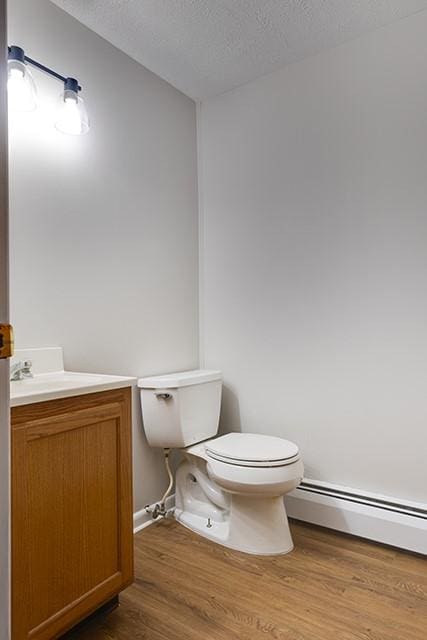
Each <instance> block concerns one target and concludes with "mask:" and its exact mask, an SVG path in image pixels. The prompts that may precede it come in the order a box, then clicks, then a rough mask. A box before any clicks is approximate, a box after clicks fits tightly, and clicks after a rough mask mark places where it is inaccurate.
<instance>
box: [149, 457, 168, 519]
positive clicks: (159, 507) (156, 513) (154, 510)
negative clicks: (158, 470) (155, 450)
mask: <svg viewBox="0 0 427 640" xmlns="http://www.w3.org/2000/svg"><path fill="white" fill-rule="evenodd" d="M170 451H171V450H170V449H163V455H164V458H165V467H166V471H167V474H168V478H169V485H168V488H167V489H166V491H165V492H164V494H163V496H162V497H161V499H160V502H157V503H156V504H155V505H154V506H150V505H146V506H145V511H146V513H149V514H151V517H152V518H153V520H155V519H156V518H159V517H163V518H165V517H166V516H168V515H169V512H168V510H167V509H166V504H165V503H166V498H167V497H168V496H169V495H170V493H171V491H172V487H173V474H172V471H171V468H170V463H169V454H170ZM170 511H172V510H170Z"/></svg>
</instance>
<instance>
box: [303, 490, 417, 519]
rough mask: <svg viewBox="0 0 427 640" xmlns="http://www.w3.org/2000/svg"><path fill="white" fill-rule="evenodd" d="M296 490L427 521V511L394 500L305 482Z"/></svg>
mask: <svg viewBox="0 0 427 640" xmlns="http://www.w3.org/2000/svg"><path fill="white" fill-rule="evenodd" d="M298 490H299V491H308V492H309V493H317V494H318V495H321V496H330V497H331V498H338V499H340V500H346V501H347V502H354V503H355V504H365V505H367V506H370V507H377V509H384V510H385V511H393V512H394V513H402V514H406V515H408V516H413V517H414V518H422V519H423V520H427V509H423V508H422V507H415V506H411V505H410V504H408V503H406V504H404V503H401V502H395V501H394V500H388V499H386V498H377V497H374V496H369V495H367V494H362V493H354V492H352V491H345V490H344V489H335V488H332V487H325V486H321V485H319V484H315V483H313V482H308V481H305V480H304V481H303V482H301V484H300V485H299V487H298Z"/></svg>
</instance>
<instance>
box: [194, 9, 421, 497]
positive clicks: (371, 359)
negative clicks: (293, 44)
mask: <svg viewBox="0 0 427 640" xmlns="http://www.w3.org/2000/svg"><path fill="white" fill-rule="evenodd" d="M426 34H427V13H419V14H417V15H416V16H414V17H411V18H408V19H405V20H402V21H400V22H398V23H396V24H394V25H393V26H391V27H387V28H384V29H381V30H379V31H376V32H374V33H371V34H369V35H367V36H366V37H363V38H360V39H358V40H355V41H353V42H350V43H348V44H345V45H344V46H340V47H337V48H335V49H333V50H331V51H329V52H327V53H324V54H322V55H319V56H316V57H313V58H311V59H307V60H305V61H303V62H301V63H297V64H294V65H291V66H289V67H287V68H285V69H283V70H281V71H280V72H277V73H274V74H272V75H269V76H266V77H263V78H261V79H259V80H257V81H255V82H253V83H251V84H248V85H245V86H243V87H241V88H239V89H237V90H235V91H232V92H229V93H226V94H223V95H221V96H219V97H217V98H214V99H211V100H209V101H207V102H205V103H203V105H202V109H201V122H200V123H199V124H200V131H201V140H200V144H201V160H200V165H201V169H202V182H201V200H202V204H203V206H202V219H201V226H202V235H201V250H202V258H201V259H202V262H203V268H202V290H201V291H202V304H201V312H202V320H203V327H202V344H203V351H204V356H203V359H204V364H205V365H206V366H208V367H220V368H221V369H222V370H223V371H224V376H225V384H226V387H227V388H226V391H225V394H224V395H225V398H224V411H223V427H224V428H226V429H240V428H241V429H242V430H243V431H248V432H251V431H253V432H260V433H269V434H273V435H279V436H285V437H289V439H291V440H295V441H296V442H298V443H299V444H300V446H301V449H302V452H303V456H304V460H305V462H306V475H307V476H309V477H311V478H315V479H319V480H323V481H330V482H334V483H337V484H343V485H348V486H350V487H354V488H360V489H365V490H371V491H374V492H375V493H383V494H386V495H389V496H393V497H398V498H403V499H405V498H406V499H411V500H415V501H417V500H418V501H426V498H427V496H426V492H427V477H426V474H427V471H426V470H427V467H426V463H425V455H426V451H427V436H426V434H427V430H426V424H427V401H426V389H427V296H426V281H427V250H426V247H427V81H426V78H427V37H426Z"/></svg>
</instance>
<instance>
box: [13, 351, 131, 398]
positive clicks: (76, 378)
mask: <svg viewBox="0 0 427 640" xmlns="http://www.w3.org/2000/svg"><path fill="white" fill-rule="evenodd" d="M26 360H29V361H31V370H32V372H33V374H34V376H33V377H32V378H24V379H23V380H17V381H14V382H11V383H10V406H11V407H17V406H20V405H23V404H32V403H33V402H45V401H47V400H56V399H57V398H67V397H71V396H80V395H84V394H87V393H96V392H98V391H108V390H109V389H121V388H123V387H133V386H135V385H136V378H132V377H128V376H110V375H104V374H100V373H77V372H76V371H64V358H63V353H62V348H61V347H47V348H37V349H21V350H17V351H16V352H15V355H14V357H13V358H12V363H11V364H13V363H14V362H18V361H26Z"/></svg>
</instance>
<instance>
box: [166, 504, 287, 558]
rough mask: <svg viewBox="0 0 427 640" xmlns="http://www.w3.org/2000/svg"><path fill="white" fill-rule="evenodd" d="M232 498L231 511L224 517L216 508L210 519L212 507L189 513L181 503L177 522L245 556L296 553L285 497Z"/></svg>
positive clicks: (176, 512)
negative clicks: (248, 554)
mask: <svg viewBox="0 0 427 640" xmlns="http://www.w3.org/2000/svg"><path fill="white" fill-rule="evenodd" d="M230 497H231V500H230V508H229V509H227V510H224V511H222V513H221V517H218V515H217V511H216V510H215V509H213V512H212V517H209V508H207V509H204V510H203V511H205V514H203V515H202V513H201V511H202V510H201V509H194V510H188V509H187V510H186V509H182V508H180V507H181V505H180V504H177V507H176V509H175V519H176V520H177V521H178V522H180V523H181V524H183V525H184V526H185V527H187V528H188V529H191V530H192V531H194V532H196V533H198V534H199V535H201V536H203V537H204V538H208V539H209V540H212V541H213V542H216V543H218V544H221V545H223V546H225V547H229V548H230V549H235V550H237V551H242V552H244V553H250V554H253V555H282V554H285V553H289V552H290V551H292V549H293V546H294V545H293V542H292V536H291V533H290V530H289V523H288V518H287V515H286V510H285V505H284V502H283V497H281V496H275V497H272V498H266V497H265V496H264V497H261V498H258V497H256V496H246V495H241V494H231V496H230ZM206 506H208V505H206ZM212 506H213V505H212ZM197 512H198V513H197Z"/></svg>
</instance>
